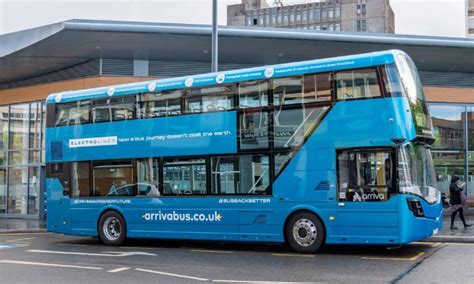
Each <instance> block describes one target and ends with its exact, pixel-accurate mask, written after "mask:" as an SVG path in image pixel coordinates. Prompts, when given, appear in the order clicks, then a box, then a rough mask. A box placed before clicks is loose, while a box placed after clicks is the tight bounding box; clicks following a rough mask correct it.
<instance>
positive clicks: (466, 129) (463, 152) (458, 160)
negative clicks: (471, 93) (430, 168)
mask: <svg viewBox="0 0 474 284" xmlns="http://www.w3.org/2000/svg"><path fill="white" fill-rule="evenodd" d="M429 108H430V113H431V117H432V121H433V130H434V135H435V139H436V140H435V142H434V143H433V151H432V153H433V161H434V165H435V171H436V178H437V186H438V189H439V190H440V191H441V192H442V193H444V194H446V193H447V192H448V191H449V183H450V180H451V177H452V176H453V175H458V176H459V177H460V179H461V180H462V181H467V188H466V194H467V195H470V196H474V114H473V113H474V106H470V105H462V104H438V103H436V104H435V103H433V104H430V106H429Z"/></svg>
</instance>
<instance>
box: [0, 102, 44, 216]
mask: <svg viewBox="0 0 474 284" xmlns="http://www.w3.org/2000/svg"><path fill="white" fill-rule="evenodd" d="M44 117H45V106H44V104H43V102H32V103H24V104H15V105H9V106H0V129H1V132H0V215H6V216H8V215H15V216H24V217H28V216H31V217H35V216H36V217H40V216H41V214H42V212H43V210H42V208H43V207H44V202H43V201H44V198H43V197H44V194H42V192H43V189H42V184H43V182H42V176H43V174H42V171H43V166H44V129H45V127H44Z"/></svg>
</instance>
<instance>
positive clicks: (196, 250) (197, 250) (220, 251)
mask: <svg viewBox="0 0 474 284" xmlns="http://www.w3.org/2000/svg"><path fill="white" fill-rule="evenodd" d="M191 251H192V252H208V253H224V254H225V253H227V254H228V253H233V252H232V251H228V250H211V249H191Z"/></svg>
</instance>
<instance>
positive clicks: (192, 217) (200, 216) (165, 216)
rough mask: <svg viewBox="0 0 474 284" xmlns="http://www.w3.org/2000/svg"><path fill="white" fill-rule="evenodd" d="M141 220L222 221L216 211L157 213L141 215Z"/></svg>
mask: <svg viewBox="0 0 474 284" xmlns="http://www.w3.org/2000/svg"><path fill="white" fill-rule="evenodd" d="M142 218H143V219H145V220H146V221H180V222H220V221H222V215H221V214H219V213H218V212H217V211H214V213H208V214H204V213H196V214H192V213H177V212H176V211H174V210H173V211H172V212H169V213H166V212H165V213H163V212H161V210H160V211H158V213H145V214H143V215H142Z"/></svg>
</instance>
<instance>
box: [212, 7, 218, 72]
mask: <svg viewBox="0 0 474 284" xmlns="http://www.w3.org/2000/svg"><path fill="white" fill-rule="evenodd" d="M217 37H218V34H217V0H212V63H211V64H212V66H211V70H212V72H217V71H218V62H217V59H218V48H217V45H218V43H217Z"/></svg>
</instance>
